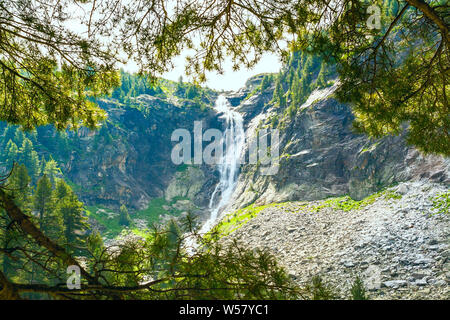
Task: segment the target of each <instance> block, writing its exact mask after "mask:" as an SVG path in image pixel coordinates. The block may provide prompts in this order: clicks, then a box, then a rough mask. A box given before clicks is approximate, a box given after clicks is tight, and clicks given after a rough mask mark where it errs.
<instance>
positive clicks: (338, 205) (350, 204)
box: [311, 190, 402, 212]
mask: <svg viewBox="0 0 450 320" xmlns="http://www.w3.org/2000/svg"><path fill="white" fill-rule="evenodd" d="M381 196H384V197H385V199H400V198H401V197H402V196H401V195H399V194H397V193H395V192H394V191H391V190H384V191H380V192H377V193H374V194H372V195H370V196H368V197H366V198H364V199H362V200H359V201H357V200H353V199H352V198H350V197H349V196H344V197H337V198H330V199H327V200H324V201H323V202H322V203H320V204H319V205H316V206H314V207H312V208H311V211H314V212H319V211H320V210H321V209H323V208H332V209H334V210H342V211H346V212H347V211H351V210H359V209H362V208H364V207H366V206H368V205H370V204H372V203H374V202H375V200H377V199H378V198H380V197H381Z"/></svg>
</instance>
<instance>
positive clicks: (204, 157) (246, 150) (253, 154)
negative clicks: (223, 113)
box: [171, 121, 280, 175]
mask: <svg viewBox="0 0 450 320" xmlns="http://www.w3.org/2000/svg"><path fill="white" fill-rule="evenodd" d="M237 131H238V130H234V131H231V132H230V131H227V132H225V133H223V132H222V131H220V130H218V129H207V130H205V131H204V132H203V128H202V122H201V121H194V131H193V135H192V134H191V132H189V130H187V129H182V128H180V129H176V130H174V131H173V132H172V136H171V141H172V142H178V143H177V144H175V146H174V147H173V148H172V153H171V159H172V162H173V163H174V164H176V165H180V164H209V165H234V164H238V165H240V164H251V165H256V166H258V169H259V170H260V173H261V174H262V175H274V174H277V173H278V169H279V158H280V157H279V145H280V144H279V131H278V129H270V130H268V129H259V130H258V131H257V132H256V133H255V134H254V135H253V136H252V137H250V138H248V137H247V134H246V133H245V132H241V133H239V132H237ZM192 136H193V139H192ZM230 153H231V154H230Z"/></svg>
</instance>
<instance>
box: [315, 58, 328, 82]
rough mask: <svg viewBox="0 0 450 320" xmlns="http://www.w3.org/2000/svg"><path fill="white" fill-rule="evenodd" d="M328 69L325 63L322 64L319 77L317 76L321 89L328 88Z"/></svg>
mask: <svg viewBox="0 0 450 320" xmlns="http://www.w3.org/2000/svg"><path fill="white" fill-rule="evenodd" d="M326 76H327V69H326V64H325V62H322V64H321V66H320V71H319V75H318V76H317V86H318V87H319V88H325V87H326V86H327V79H326Z"/></svg>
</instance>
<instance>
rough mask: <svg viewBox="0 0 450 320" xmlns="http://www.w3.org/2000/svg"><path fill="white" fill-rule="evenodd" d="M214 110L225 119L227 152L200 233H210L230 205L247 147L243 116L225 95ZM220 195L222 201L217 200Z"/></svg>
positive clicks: (224, 141) (223, 156)
mask: <svg viewBox="0 0 450 320" xmlns="http://www.w3.org/2000/svg"><path fill="white" fill-rule="evenodd" d="M214 109H215V110H216V111H217V112H219V113H222V116H221V118H223V119H225V126H226V128H225V132H224V135H223V140H222V142H223V144H224V145H225V150H224V152H223V155H222V158H221V159H220V161H219V164H218V167H219V173H220V181H219V183H218V184H217V186H216V188H215V189H214V192H213V193H212V195H211V199H210V201H209V209H210V217H209V219H208V220H207V221H206V222H205V223H204V225H203V226H202V228H201V229H200V233H204V232H208V231H209V230H210V229H211V227H212V226H213V225H214V222H215V221H216V220H217V218H218V216H219V213H220V211H221V210H222V209H224V208H225V206H226V205H227V204H228V202H229V200H230V198H231V195H232V194H233V191H234V188H235V187H236V183H237V178H238V173H239V167H240V163H241V161H240V158H241V154H242V151H243V150H244V146H245V133H244V125H243V118H242V115H241V114H240V113H239V112H236V111H234V110H233V109H232V108H231V105H230V103H229V102H228V100H227V99H226V98H225V96H223V95H220V96H219V97H218V98H217V100H216V103H215V106H214ZM219 194H220V199H217V198H218V195H219Z"/></svg>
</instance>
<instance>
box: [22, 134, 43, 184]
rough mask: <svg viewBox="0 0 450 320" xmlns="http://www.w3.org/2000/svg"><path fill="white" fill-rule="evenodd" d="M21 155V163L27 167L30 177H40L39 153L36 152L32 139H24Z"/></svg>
mask: <svg viewBox="0 0 450 320" xmlns="http://www.w3.org/2000/svg"><path fill="white" fill-rule="evenodd" d="M18 131H20V130H18ZM19 154H20V157H19V162H20V163H23V164H24V165H25V166H26V167H27V169H28V172H29V173H30V176H31V177H33V178H35V177H37V176H39V157H38V154H37V152H36V151H34V148H33V143H32V142H31V140H30V139H28V138H24V139H23V142H22V147H21V148H20V150H19Z"/></svg>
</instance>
